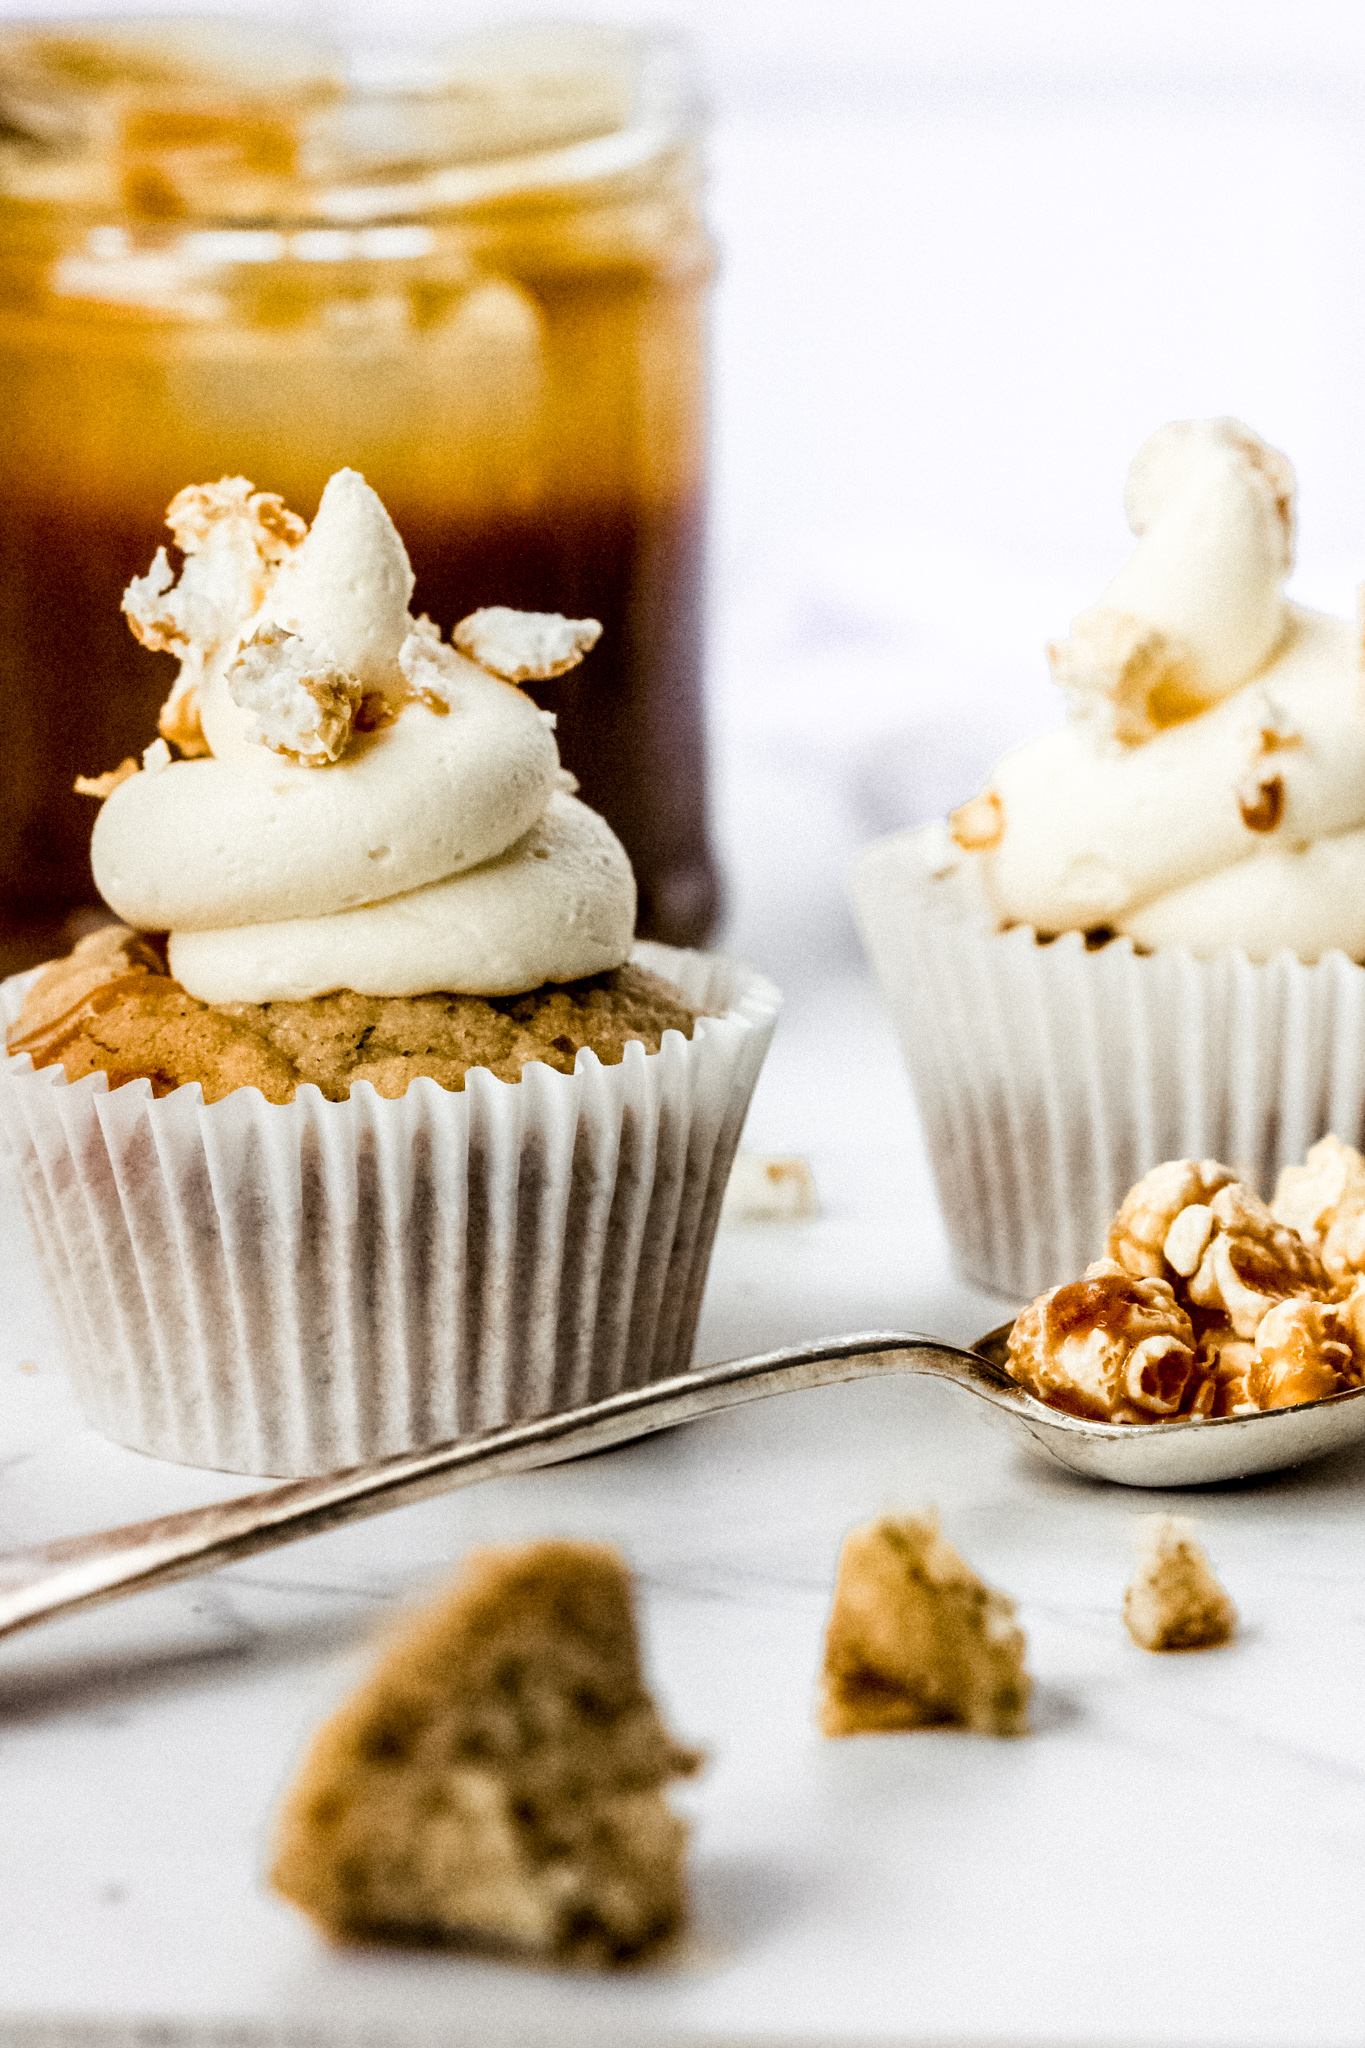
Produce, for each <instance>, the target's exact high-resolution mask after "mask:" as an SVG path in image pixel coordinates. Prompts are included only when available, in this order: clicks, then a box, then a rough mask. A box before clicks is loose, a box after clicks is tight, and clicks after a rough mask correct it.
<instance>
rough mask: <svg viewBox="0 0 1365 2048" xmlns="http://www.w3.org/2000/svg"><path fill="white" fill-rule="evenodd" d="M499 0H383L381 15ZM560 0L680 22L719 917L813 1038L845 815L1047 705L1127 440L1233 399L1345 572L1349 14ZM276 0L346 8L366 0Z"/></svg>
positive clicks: (1321, 549)
mask: <svg viewBox="0 0 1365 2048" xmlns="http://www.w3.org/2000/svg"><path fill="white" fill-rule="evenodd" d="M37 11H38V10H36V9H35V8H33V7H32V6H29V7H26V8H24V9H23V10H21V11H19V10H13V9H6V10H5V14H6V16H7V18H9V19H14V18H17V16H18V13H19V12H22V14H23V15H25V16H32V15H33V14H34V13H35V12H37ZM54 11H59V10H54ZM60 11H65V10H60ZM217 11H219V12H222V11H224V10H223V9H221V8H220V9H218V10H217ZM526 11H527V10H526V9H524V8H515V9H514V8H487V7H482V8H479V9H477V10H473V9H471V10H460V9H455V8H451V7H446V8H439V9H438V8H436V7H434V6H432V5H431V4H429V0H389V4H387V5H386V7H385V9H384V18H383V33H384V35H385V36H387V37H392V38H395V39H401V38H402V37H403V36H415V37H421V36H424V35H430V34H432V33H435V32H440V33H446V32H448V31H449V30H451V29H452V28H454V27H457V26H463V25H465V24H467V23H468V22H471V21H483V20H495V21H496V20H498V19H506V18H509V17H513V16H518V15H522V14H524V13H525V12H526ZM585 11H587V12H588V13H589V14H590V18H592V19H594V20H599V21H605V22H609V23H616V24H624V25H632V26H633V25H638V24H640V23H654V22H663V23H665V24H672V25H674V26H676V27H678V28H680V29H682V30H684V31H686V32H687V33H688V34H689V35H690V36H691V37H692V38H693V39H694V41H695V45H696V49H697V54H698V59H699V63H700V67H701V71H702V75H703V77H704V79H705V82H706V89H707V94H708V98H709V103H710V118H711V128H710V137H709V142H708V145H707V158H708V163H709V187H708V193H707V198H706V208H707V214H708V218H709V222H710V225H711V228H712V231H713V233H714V235H715V238H716V240H717V243H718V245H719V251H720V268H719V274H718V278H717V283H716V287H715V293H714V298H713V301H712V316H711V318H712V326H711V333H712V366H713V381H712V412H711V459H712V471H711V474H712V496H711V519H710V539H709V555H708V578H709V592H710V603H709V623H708V627H707V634H708V661H707V669H708V721H709V745H710V755H711V764H712V794H711V818H712V831H713V838H714V843H715V845H716V848H717V851H718V854H719V861H720V866H721V870H722V873H723V876H724V884H725V912H724V923H723V927H722V937H723V938H724V940H725V941H726V942H727V943H728V944H729V945H731V946H732V947H733V948H734V949H736V950H738V951H741V952H743V953H745V954H747V955H749V956H750V957H752V958H755V959H757V960H758V961H760V962H761V963H762V964H763V965H765V966H766V967H768V968H769V970H770V971H771V972H773V973H774V974H775V975H776V976H777V977H778V978H779V979H780V980H781V981H782V982H783V983H784V984H785V986H786V987H787V989H788V991H789V996H790V1000H791V1003H792V1011H791V1012H790V1013H789V1027H788V1032H789V1035H790V1036H791V1042H792V1043H793V1044H796V1043H798V1042H803V1043H805V1044H806V1045H809V1043H810V1037H809V1030H813V1029H816V1028H823V1027H821V1025H820V1020H821V1018H824V1020H825V1024H826V1025H827V1026H828V1028H831V1029H836V1028H837V1026H838V1018H839V1014H840V1010H839V1005H840V1002H841V1001H842V1000H844V999H845V998H843V997H841V995H840V993H839V991H840V989H841V988H842V989H843V990H844V991H847V989H848V988H850V987H852V986H853V985H854V984H855V983H857V982H859V980H860V977H861V973H862V970H861V966H860V962H859V954H858V947H857V941H856V937H855V935H854V932H853V929H852V925H851V922H850V919H849V916H848V912H847V909H846V907H845V898H844V893H843V875H844V871H845V870H846V867H847V864H848V861H849V859H850V857H851V856H852V854H853V852H854V851H855V849H856V847H857V846H858V845H859V844H860V843H862V842H864V841H866V840H867V839H868V838H870V837H872V836H874V835H876V834H877V833H880V832H883V831H887V830H890V829H892V828H894V827H895V826H897V825H900V824H908V823H912V822H914V821H916V820H918V819H920V818H925V817H929V816H932V815H934V814H936V813H938V812H940V811H942V810H943V809H944V808H945V807H946V806H947V805H949V804H951V803H954V802H957V801H959V800H961V799H962V798H963V797H964V796H966V795H967V794H968V793H970V792H971V791H972V790H973V789H974V787H975V786H976V785H977V783H978V782H979V780H980V778H981V777H982V775H983V774H984V773H985V771H986V769H987V768H988V767H989V765H990V763H991V761H992V760H993V759H994V758H996V757H997V756H998V754H999V753H1000V752H1001V751H1003V749H1004V748H1005V747H1006V746H1007V745H1009V744H1011V743H1013V742H1014V741H1015V740H1017V739H1020V738H1023V737H1025V736H1026V735H1027V734H1029V733H1030V732H1032V731H1036V730H1038V729H1039V728H1040V727H1041V726H1043V725H1044V724H1047V723H1051V722H1054V721H1055V719H1056V718H1057V717H1058V715H1059V706H1058V705H1057V704H1056V703H1055V702H1054V701H1053V692H1052V689H1051V686H1050V684H1049V682H1048V680H1047V674H1046V669H1045V665H1044V661H1043V656H1042V651H1041V650H1042V641H1043V639H1044V638H1045V637H1046V636H1047V635H1048V634H1049V633H1051V632H1054V631H1057V630H1058V629H1060V628H1062V627H1064V626H1065V624H1066V622H1067V620H1068V619H1069V617H1070V615H1071V614H1072V613H1073V612H1074V611H1075V610H1077V609H1078V608H1079V607H1080V606H1081V605H1082V604H1084V603H1086V602H1088V601H1089V600H1090V599H1091V598H1092V597H1093V596H1094V595H1095V594H1096V592H1097V590H1098V588H1099V586H1100V585H1101V583H1102V582H1103V581H1104V580H1105V579H1106V577H1107V576H1108V575H1109V574H1110V573H1111V572H1112V570H1113V569H1114V568H1115V567H1116V566H1117V564H1118V562H1119V561H1120V560H1121V558H1122V556H1123V553H1124V550H1125V546H1126V529H1125V527H1124V523H1123V518H1122V511H1121V493H1122V484H1123V477H1124V472H1125V469H1126V466H1127V463H1128V461H1129V459H1130V458H1131V456H1132V454H1133V453H1134V451H1135V450H1136V448H1137V446H1138V445H1139V443H1140V442H1141V440H1142V439H1143V437H1144V436H1145V435H1146V434H1147V433H1148V432H1149V431H1150V430H1151V429H1152V428H1153V427H1155V426H1156V425H1158V424H1159V423H1161V422H1162V421H1164V420H1166V419H1169V418H1173V417H1178V416H1182V415H1190V414H1200V413H1219V412H1231V413H1235V414H1238V415H1241V416H1242V417H1243V418H1245V419H1246V420H1248V421H1249V422H1250V423H1251V424H1252V425H1253V426H1255V427H1256V428H1257V429H1258V431H1260V432H1261V433H1263V434H1264V435H1266V436H1267V437H1268V438H1269V439H1271V440H1272V441H1274V442H1275V443H1277V444H1278V445H1279V446H1281V447H1283V448H1284V449H1285V450H1287V451H1288V453H1289V454H1290V455H1291V457H1292V459H1293V461H1294V462H1295V464H1296V466H1297V469H1298V474H1299V480H1300V514H1301V518H1300V568H1299V571H1298V574H1297V578H1296V584H1295V590H1296V594H1297V595H1299V596H1300V598H1302V599H1304V600H1306V601H1309V602H1314V603H1320V604H1322V605H1324V606H1326V607H1329V608H1331V609H1334V610H1337V611H1342V612H1345V611H1349V610H1350V609H1352V607H1353V605H1354V591H1355V584H1356V581H1357V579H1358V578H1359V576H1360V575H1361V573H1362V570H1365V489H1362V484H1363V483H1365V370H1363V369H1362V354H1363V351H1362V337H1363V336H1365V305H1363V303H1362V298H1363V290H1362V278H1363V277H1365V264H1363V263H1362V253H1361V244H1362V230H1363V229H1365V175H1363V173H1365V164H1363V163H1362V153H1363V151H1365V141H1363V140H1362V138H1363V137H1365V122H1363V121H1362V105H1363V104H1365V15H1362V13H1361V11H1360V10H1359V8H1358V7H1357V6H1355V5H1352V4H1346V0H1340V4H1335V0H1317V4H1314V0H1307V4H1302V5H1299V6H1296V7H1295V8H1293V9H1288V8H1285V7H1283V6H1280V5H1274V4H1270V0H1241V4H1237V5H1233V4H1222V0H1191V4H1178V0H1146V4H1143V5H1141V6H1138V5H1111V6H1103V7H1095V6H1094V5H1093V4H1087V0H1035V4H1034V5H1032V6H1030V7H1029V8H1027V9H1021V8H1018V7H1017V6H1014V5H1012V4H1008V0H960V4H958V5H955V6H954V7H952V8H946V7H938V8H914V7H905V6H900V5H896V4H892V0H881V4H878V0H841V4H839V5H838V6H831V5H828V4H822V0H672V4H665V5H661V6H652V5H651V6H648V7H645V6H641V5H637V4H634V0H597V4H595V5H593V6H592V7H591V9H590V10H585ZM297 18H298V19H301V20H305V21H311V22H312V23H313V24H314V25H324V26H325V27H327V28H328V29H329V30H331V31H332V32H340V33H341V34H343V35H351V36H354V37H357V38H359V39H360V40H361V41H365V40H369V41H371V42H373V41H374V40H375V36H376V23H375V21H374V19H373V10H372V9H371V8H370V7H368V6H364V7H362V6H359V5H357V6H355V7H354V8H352V9H350V10H349V11H348V10H346V9H342V8H334V9H328V10H326V12H325V15H324V14H315V15H313V16H311V17H310V16H308V15H306V14H303V15H299V16H298V17H297ZM400 524H401V521H400ZM418 595H419V598H420V596H421V592H420V590H419V593H418ZM447 623H448V622H447ZM92 765H98V766H103V765H106V764H104V763H99V764H92ZM803 1016H804V1018H805V1019H806V1023H807V1025H808V1027H809V1029H808V1030H807V1032H806V1033H805V1034H804V1035H802V1034H800V1033H799V1032H798V1033H795V1034H794V1033H793V1032H792V1026H793V1025H795V1024H797V1023H798V1020H799V1019H801V1018H802V1017H803Z"/></svg>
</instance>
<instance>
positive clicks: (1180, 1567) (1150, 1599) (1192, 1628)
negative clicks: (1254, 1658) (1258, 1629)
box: [1123, 1515, 1237, 1650]
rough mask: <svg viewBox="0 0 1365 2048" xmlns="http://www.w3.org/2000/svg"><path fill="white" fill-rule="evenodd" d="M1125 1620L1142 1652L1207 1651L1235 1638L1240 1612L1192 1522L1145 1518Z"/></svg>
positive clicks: (1126, 1596) (1125, 1599) (1166, 1517)
mask: <svg viewBox="0 0 1365 2048" xmlns="http://www.w3.org/2000/svg"><path fill="white" fill-rule="evenodd" d="M1123 1619H1124V1624H1125V1626H1126V1627H1127V1630H1128V1633H1129V1635H1130V1636H1131V1637H1132V1638H1133V1641H1134V1642H1135V1643H1136V1644H1137V1646H1138V1648H1139V1649H1140V1650H1207V1649H1213V1648H1215V1647H1216V1646H1217V1645H1218V1644H1219V1643H1226V1642H1228V1641H1230V1640H1231V1638H1232V1636H1233V1635H1234V1634H1235V1632H1236V1628H1237V1609H1236V1608H1235V1607H1234V1606H1233V1604H1232V1602H1231V1600H1230V1599H1229V1598H1228V1596H1227V1594H1226V1593H1225V1592H1224V1591H1223V1588H1222V1587H1221V1586H1220V1585H1219V1583H1218V1581H1217V1579H1216V1578H1215V1577H1214V1575H1213V1572H1212V1570H1211V1569H1210V1566H1209V1561H1208V1559H1207V1558H1206V1557H1205V1555H1204V1552H1203V1550H1202V1549H1201V1548H1200V1546H1199V1544H1198V1543H1197V1542H1196V1541H1195V1539H1194V1536H1193V1534H1192V1533H1191V1530H1190V1525H1189V1523H1188V1522H1185V1521H1183V1520H1181V1519H1180V1518H1179V1517H1177V1516H1175V1515H1152V1516H1149V1517H1146V1518H1145V1520H1144V1523H1143V1524H1142V1525H1141V1528H1140V1533H1139V1537H1138V1568H1137V1571H1136V1572H1135V1574H1134V1576H1133V1580H1132V1583H1131V1584H1130V1585H1129V1587H1128V1590H1127V1592H1126V1593H1125V1594H1124V1596H1123Z"/></svg>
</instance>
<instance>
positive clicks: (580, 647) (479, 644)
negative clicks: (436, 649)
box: [450, 604, 602, 683]
mask: <svg viewBox="0 0 1365 2048" xmlns="http://www.w3.org/2000/svg"><path fill="white" fill-rule="evenodd" d="M450 637H451V641H452V642H453V644H454V645H455V646H456V647H458V649H459V650H460V652H461V654H467V655H468V656H469V659H470V660H471V661H477V663H478V664H479V667H480V668H484V669H487V670H488V673H489V674H490V675H494V676H499V677H500V678H501V679H502V681H503V682H505V683H528V682H544V681H548V679H549V678H550V677H551V676H562V675H565V674H566V673H567V672H568V670H569V669H571V668H577V666H578V664H579V662H580V661H582V659H583V656H584V655H585V654H586V653H588V651H589V649H590V648H593V647H595V646H596V645H597V642H598V641H599V640H600V639H601V637H602V628H601V626H600V624H599V623H598V621H597V620H596V619H566V618H565V617H564V616H563V615H562V613H560V612H518V611H512V610H510V609H509V608H508V606H506V605H502V604H495V605H489V606H487V607H486V608H485V609H484V610H483V611H478V612H471V613H470V615H469V617H468V618H467V619H461V620H460V623H459V625H458V626H457V627H456V628H455V631H454V632H453V633H452V634H451V636H450Z"/></svg>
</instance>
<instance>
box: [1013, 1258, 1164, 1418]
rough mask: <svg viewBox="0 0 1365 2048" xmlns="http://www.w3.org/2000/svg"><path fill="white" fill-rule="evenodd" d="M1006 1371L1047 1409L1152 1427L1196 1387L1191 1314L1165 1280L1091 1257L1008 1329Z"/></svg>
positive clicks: (1026, 1310) (1041, 1296)
mask: <svg viewBox="0 0 1365 2048" xmlns="http://www.w3.org/2000/svg"><path fill="white" fill-rule="evenodd" d="M1009 1369H1010V1371H1011V1373H1012V1374H1013V1375H1014V1377H1015V1379H1017V1380H1018V1381H1019V1383H1020V1385H1021V1386H1025V1387H1027V1388H1028V1389H1029V1391H1030V1393H1033V1394H1036V1395H1037V1396H1038V1398H1039V1400H1040V1401H1047V1402H1049V1403H1051V1405H1052V1406H1053V1407H1054V1408H1064V1409H1066V1410H1067V1411H1068V1413H1070V1414H1072V1415H1081V1416H1088V1417H1090V1418H1091V1419H1092V1420H1093V1421H1097V1422H1155V1421H1159V1420H1161V1419H1162V1418H1164V1417H1165V1416H1168V1415H1176V1414H1178V1413H1179V1412H1180V1410H1181V1408H1182V1406H1188V1405H1189V1404H1190V1403H1191V1402H1192V1401H1193V1400H1194V1398H1195V1397H1196V1396H1197V1394H1198V1393H1199V1391H1200V1381H1201V1375H1200V1374H1199V1372H1198V1370H1197V1367H1196V1360H1195V1337H1194V1330H1193V1327H1192V1325H1191V1323H1190V1318H1189V1316H1188V1315H1187V1314H1186V1313H1185V1311H1184V1309H1183V1308H1182V1307H1181V1306H1180V1304H1179V1302H1178V1301H1177V1300H1176V1298H1175V1295H1174V1293H1173V1291H1172V1289H1171V1287H1170V1286H1169V1284H1168V1283H1167V1282H1166V1281H1165V1280H1158V1279H1154V1278H1151V1279H1140V1278H1136V1277H1135V1276H1134V1275H1133V1274H1131V1273H1129V1272H1125V1270H1124V1268H1123V1267H1122V1266H1120V1265H1118V1264H1117V1263H1116V1262H1115V1261H1114V1260H1113V1259H1097V1260H1096V1261H1095V1263H1094V1264H1093V1265H1092V1266H1088V1267H1087V1268H1086V1271H1085V1276H1084V1278H1083V1279H1080V1280H1069V1281H1066V1282H1064V1283H1063V1285H1062V1286H1060V1287H1054V1288H1053V1289H1052V1290H1051V1292H1050V1293H1048V1294H1042V1295H1040V1296H1039V1297H1038V1299H1037V1300H1036V1301H1035V1302H1032V1303H1031V1304H1030V1305H1029V1307H1028V1308H1026V1309H1025V1310H1024V1311H1023V1313H1022V1315H1020V1316H1019V1317H1018V1318H1017V1320H1016V1322H1015V1325H1014V1328H1013V1329H1012V1330H1011V1332H1010V1340H1009Z"/></svg>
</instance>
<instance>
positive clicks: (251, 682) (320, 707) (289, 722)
mask: <svg viewBox="0 0 1365 2048" xmlns="http://www.w3.org/2000/svg"><path fill="white" fill-rule="evenodd" d="M227 684H228V689H229V691H230V692H231V694H232V700H233V702H234V703H235V704H238V705H240V706H241V708H242V709H243V710H244V711H249V712H251V713H252V714H253V716H252V723H251V725H250V727H249V728H248V731H247V738H248V739H249V740H255V741H259V742H260V744H261V745H263V746H267V747H269V748H270V749H271V750H272V751H273V752H274V753H277V754H284V755H286V756H287V757H288V759H289V760H291V761H297V762H299V763H300V764H301V765H302V766H303V767H305V768H325V767H327V766H328V765H329V764H330V763H331V762H333V761H339V760H340V759H341V756H342V754H343V753H344V752H345V751H346V746H347V743H348V741H349V740H350V737H351V733H352V730H353V729H354V725H355V719H356V713H357V712H358V710H359V709H360V702H361V696H362V691H361V686H360V683H359V681H358V679H357V678H356V677H355V676H353V675H349V674H348V673H347V672H346V671H345V670H344V669H343V668H341V667H340V665H339V664H338V663H337V662H336V661H335V660H334V659H333V657H332V655H331V653H330V651H329V650H328V649H326V648H325V647H324V648H313V647H309V646H307V645H306V644H305V642H304V641H303V640H301V639H300V638H299V636H298V635H297V634H296V633H286V632H284V631H283V630H282V629H281V628H280V627H278V626H262V627H261V628H260V629H259V630H258V631H257V632H256V633H255V634H254V635H253V636H252V638H251V639H250V640H248V641H247V643H246V645H245V647H244V648H243V649H242V652H241V653H240V655H239V656H238V657H237V660H236V661H235V662H234V663H233V665H232V667H231V668H230V669H229V670H228V673H227Z"/></svg>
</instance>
